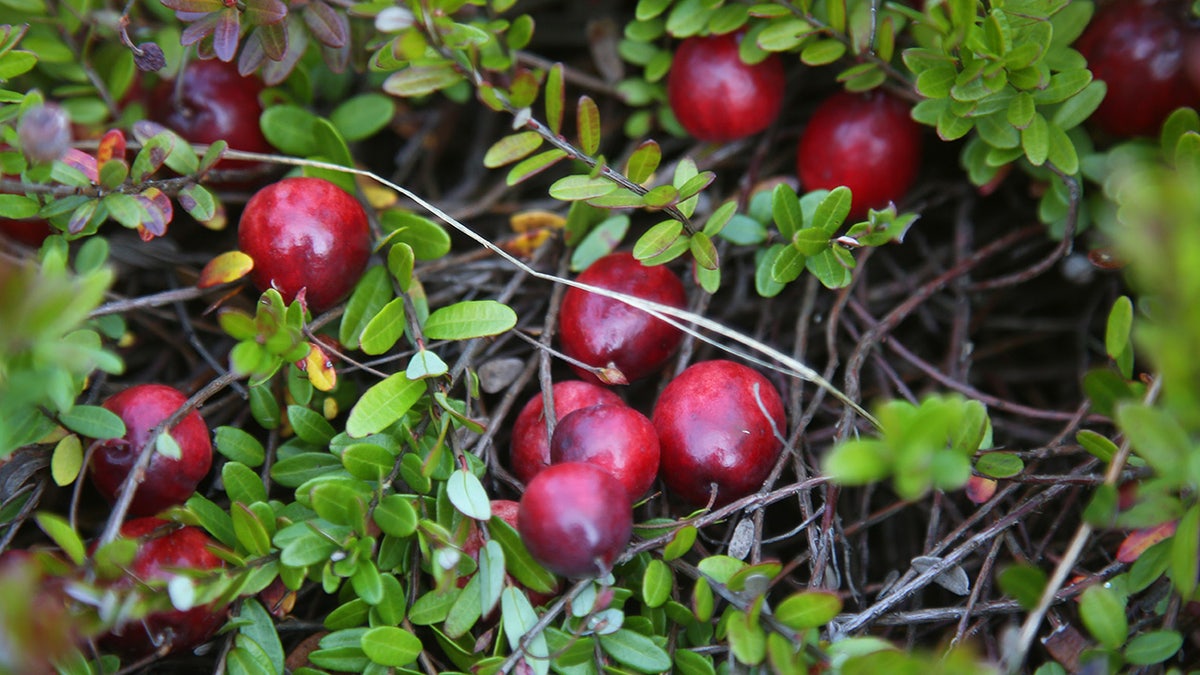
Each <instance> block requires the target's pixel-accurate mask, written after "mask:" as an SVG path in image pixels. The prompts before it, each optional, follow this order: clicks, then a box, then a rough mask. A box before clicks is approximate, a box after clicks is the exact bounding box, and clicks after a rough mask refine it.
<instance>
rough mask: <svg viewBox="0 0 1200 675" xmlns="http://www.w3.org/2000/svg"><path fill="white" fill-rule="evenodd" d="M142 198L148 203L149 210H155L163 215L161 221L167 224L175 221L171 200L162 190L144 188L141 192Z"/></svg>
mask: <svg viewBox="0 0 1200 675" xmlns="http://www.w3.org/2000/svg"><path fill="white" fill-rule="evenodd" d="M142 197H144V198H146V200H148V201H149V202H150V207H149V208H152V209H154V210H157V211H158V212H159V213H161V214H162V215H163V220H165V221H166V222H168V223H169V222H171V221H172V220H174V219H175V207H173V206H172V205H171V198H170V197H168V196H167V195H166V194H165V193H164V192H163V191H162V190H159V189H158V188H156V187H150V188H146V189H145V190H142Z"/></svg>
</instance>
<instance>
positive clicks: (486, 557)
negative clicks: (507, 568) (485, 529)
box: [476, 539, 505, 614]
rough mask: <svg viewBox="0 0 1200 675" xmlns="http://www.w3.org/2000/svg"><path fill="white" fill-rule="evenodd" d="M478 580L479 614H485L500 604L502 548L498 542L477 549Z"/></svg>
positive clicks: (490, 542) (502, 585)
mask: <svg viewBox="0 0 1200 675" xmlns="http://www.w3.org/2000/svg"><path fill="white" fill-rule="evenodd" d="M476 577H477V578H478V579H479V596H480V606H479V607H480V612H481V613H482V614H486V613H488V612H491V611H492V609H493V608H495V606H496V604H497V603H499V602H500V594H501V593H502V592H504V578H505V572H504V547H503V546H501V545H500V543H499V542H496V541H492V540H490V539H489V540H488V541H487V543H486V544H484V545H483V547H481V548H480V549H479V571H478V573H477V574H476Z"/></svg>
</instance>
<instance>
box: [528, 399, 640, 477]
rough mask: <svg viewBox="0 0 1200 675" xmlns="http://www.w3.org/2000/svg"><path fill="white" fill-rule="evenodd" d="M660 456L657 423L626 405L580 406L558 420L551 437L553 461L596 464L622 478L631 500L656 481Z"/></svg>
mask: <svg viewBox="0 0 1200 675" xmlns="http://www.w3.org/2000/svg"><path fill="white" fill-rule="evenodd" d="M658 456H659V448H658V433H657V432H656V431H655V430H654V425H653V424H651V423H650V420H649V419H647V418H646V416H645V415H643V414H641V413H640V412H638V411H636V410H634V409H633V408H630V407H628V406H625V405H594V406H591V407H590V408H580V409H579V410H576V411H575V412H572V413H570V414H568V415H567V416H566V417H563V418H562V419H560V420H559V421H558V426H556V427H554V436H553V437H552V438H551V439H550V463H551V464H561V463H563V462H588V463H589V464H595V465H596V466H598V467H600V468H602V469H604V470H605V471H607V472H609V473H611V474H612V475H613V476H614V477H615V478H616V479H617V480H619V481H621V484H622V485H624V486H625V491H626V492H628V493H629V497H630V498H631V499H637V498H638V497H641V496H642V495H644V494H646V491H647V490H649V489H650V486H651V485H653V484H654V478H655V476H657V475H658Z"/></svg>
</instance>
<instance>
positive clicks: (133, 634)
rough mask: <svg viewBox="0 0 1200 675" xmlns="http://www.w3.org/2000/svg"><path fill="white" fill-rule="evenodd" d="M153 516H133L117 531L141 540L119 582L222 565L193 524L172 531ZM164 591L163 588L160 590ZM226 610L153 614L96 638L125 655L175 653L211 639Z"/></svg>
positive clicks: (195, 609) (167, 576)
mask: <svg viewBox="0 0 1200 675" xmlns="http://www.w3.org/2000/svg"><path fill="white" fill-rule="evenodd" d="M171 527H173V526H172V525H171V523H168V522H167V521H165V520H159V519H158V518H138V519H136V520H131V521H129V522H127V523H125V524H124V525H122V526H121V535H122V536H124V537H127V538H130V539H140V538H143V537H145V538H146V539H145V540H144V541H142V542H140V543H139V545H138V550H137V554H136V555H135V556H134V558H133V563H132V564H131V565H130V566H129V570H128V574H126V575H125V576H123V577H121V579H120V581H118V582H117V584H118V586H124V587H132V586H133V585H134V584H135V583H146V582H151V581H164V580H169V579H171V578H172V577H173V576H175V575H176V574H178V573H180V572H182V571H186V570H211V569H216V568H218V567H221V565H222V563H221V559H220V558H218V557H217V556H216V555H214V554H213V553H212V551H210V550H209V549H208V547H209V545H211V544H212V543H213V541H212V539H210V538H209V536H208V535H207V534H205V533H204V531H203V530H201V529H200V528H198V527H181V528H175V529H171ZM164 592H165V589H164ZM225 615H226V609H225V608H224V607H219V608H218V607H214V606H212V605H203V606H200V607H193V608H191V609H188V610H183V611H181V610H177V609H173V610H168V611H164V612H155V613H153V614H150V615H149V616H146V617H143V618H142V619H140V620H137V621H132V622H130V623H129V624H126V625H125V626H120V627H118V628H116V629H115V630H113V631H112V632H111V633H109V634H108V635H105V636H104V637H103V638H101V640H100V645H101V647H102V648H103V649H104V650H105V651H110V652H115V653H118V654H121V655H123V656H126V657H130V658H134V657H138V656H144V655H146V654H149V653H151V652H155V651H158V650H160V649H163V648H164V646H165V647H166V650H167V651H177V650H182V649H189V648H191V647H195V646H197V645H199V644H201V643H203V642H205V641H206V640H208V639H209V638H211V637H212V636H213V635H214V634H215V633H216V632H217V629H219V628H220V627H221V625H222V624H224V623H225Z"/></svg>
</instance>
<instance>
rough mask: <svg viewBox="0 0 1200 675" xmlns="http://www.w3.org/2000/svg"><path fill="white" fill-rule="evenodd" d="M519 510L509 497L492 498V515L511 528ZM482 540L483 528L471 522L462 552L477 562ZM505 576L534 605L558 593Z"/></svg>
mask: <svg viewBox="0 0 1200 675" xmlns="http://www.w3.org/2000/svg"><path fill="white" fill-rule="evenodd" d="M519 510H520V504H518V503H517V502H514V501H512V500H511V499H493V500H492V515H493V516H496V517H498V518H499V519H500V520H503V521H504V522H506V523H508V524H509V525H511V526H512V527H513V529H516V527H517V513H518V511H519ZM484 541H485V540H484V538H483V530H481V529H480V528H479V527H478V526H476V525H474V524H472V525H471V532H470V534H468V535H467V540H466V541H465V542H463V553H465V554H467V555H468V556H470V557H471V559H472V560H474V561H476V562H479V550H480V549H482V548H483V545H484ZM469 578H470V577H462V578H460V579H459V580H458V587H459V588H462V587H463V586H466V585H467V581H468V580H469ZM506 578H507V579H508V580H509V582H510V583H513V584H516V585H517V586H518V587H519V588H520V589H521V590H522V591H524V592H525V595H526V596H528V598H529V602H531V603H533V606H534V607H540V606H542V605H545V604H547V603H548V602H550V601H551V600H553V599H554V598H555V597H557V595H558V594H557V593H536V592H534V591H531V590H529V589H528V588H525V586H524V585H522V584H521V583H519V582H517V581H516V580H514V579H513V578H512V576H511V575H506ZM487 618H488V619H489V620H490V619H492V618H494V617H492V616H490V615H489V616H488V617H487Z"/></svg>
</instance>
